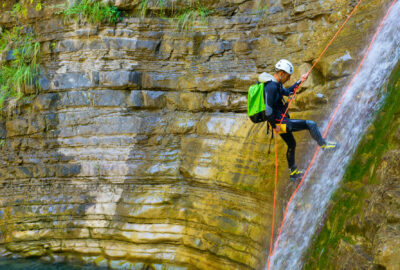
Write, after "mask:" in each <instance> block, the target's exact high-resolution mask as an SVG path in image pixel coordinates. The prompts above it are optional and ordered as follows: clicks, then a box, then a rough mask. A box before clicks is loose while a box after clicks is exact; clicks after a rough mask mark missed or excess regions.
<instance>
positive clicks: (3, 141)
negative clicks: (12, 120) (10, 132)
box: [0, 139, 6, 149]
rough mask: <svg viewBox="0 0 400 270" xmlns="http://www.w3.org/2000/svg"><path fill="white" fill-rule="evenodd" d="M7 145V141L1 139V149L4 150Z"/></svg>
mask: <svg viewBox="0 0 400 270" xmlns="http://www.w3.org/2000/svg"><path fill="white" fill-rule="evenodd" d="M5 144H6V140H5V139H0V149H3V147H4V145H5Z"/></svg>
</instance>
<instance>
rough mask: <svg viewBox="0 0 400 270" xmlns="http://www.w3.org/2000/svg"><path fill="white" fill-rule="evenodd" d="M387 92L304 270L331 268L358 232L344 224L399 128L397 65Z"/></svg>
mask: <svg viewBox="0 0 400 270" xmlns="http://www.w3.org/2000/svg"><path fill="white" fill-rule="evenodd" d="M388 91H389V93H388V95H387V96H386V98H385V102H384V106H383V109H382V110H381V112H380V113H379V115H378V116H377V119H376V120H375V121H374V123H373V125H372V126H371V128H370V129H369V130H368V132H367V133H366V134H365V135H364V137H363V138H362V140H361V142H360V145H359V146H358V148H357V151H356V153H355V154H354V156H353V159H352V161H351V163H350V165H349V167H348V168H347V170H346V173H345V176H344V179H343V184H342V185H341V188H339V189H338V191H337V192H335V194H334V196H333V197H332V199H331V208H330V209H331V210H330V211H329V218H328V220H327V221H326V224H325V225H324V227H323V228H322V230H321V232H320V233H319V234H317V235H316V237H315V239H314V244H313V247H312V248H310V250H309V251H308V254H307V259H306V264H305V265H304V269H332V268H333V267H334V260H335V258H334V257H330V256H329V254H332V253H333V254H334V253H335V250H337V247H338V245H339V243H340V242H341V241H345V242H347V243H350V244H354V243H353V240H352V238H351V237H350V236H351V235H352V234H354V233H357V232H353V231H352V230H354V228H351V226H350V227H349V226H348V224H347V221H349V220H350V219H351V218H352V217H353V216H354V215H356V214H360V212H361V207H363V201H364V199H365V198H367V197H368V193H367V188H366V187H367V186H369V185H374V184H376V183H377V177H376V170H377V167H378V165H379V164H380V162H381V157H382V155H383V154H384V153H385V152H386V151H387V150H389V149H392V148H394V147H393V140H392V139H390V134H394V132H396V130H397V129H398V127H399V125H400V121H398V120H396V119H399V115H400V107H399V106H398V104H400V94H399V93H400V92H399V91H400V64H399V65H398V67H397V68H396V69H395V71H394V72H393V73H392V76H391V79H390V81H389V84H388ZM347 233H349V234H347Z"/></svg>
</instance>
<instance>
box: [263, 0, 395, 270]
mask: <svg viewBox="0 0 400 270" xmlns="http://www.w3.org/2000/svg"><path fill="white" fill-rule="evenodd" d="M399 17H400V1H398V2H397V3H396V4H394V6H393V8H392V10H391V12H390V14H389V15H388V17H387V18H386V21H385V24H384V25H383V27H382V29H381V32H380V33H379V34H378V36H377V38H376V40H375V42H374V44H373V45H372V47H371V50H370V52H369V54H368V56H367V58H366V59H365V62H364V64H363V65H362V67H361V70H360V72H359V74H358V75H357V77H356V78H355V80H354V82H353V84H352V86H351V88H350V89H349V91H348V93H347V95H346V97H345V99H344V100H343V103H342V106H341V108H340V110H339V111H338V113H337V115H336V116H335V119H334V121H333V124H332V126H331V128H330V131H329V132H328V139H329V138H330V139H332V140H337V141H339V142H340V144H341V147H340V148H339V149H338V150H337V151H335V152H334V153H333V154H327V153H323V151H320V152H319V154H318V156H317V159H316V160H315V163H314V166H313V167H312V168H311V170H310V171H309V174H308V176H307V178H306V179H305V181H304V182H303V185H302V186H301V188H300V189H299V191H298V192H297V194H296V196H295V197H294V199H293V201H292V202H291V204H290V207H289V209H288V213H287V217H286V221H285V225H284V227H283V230H282V234H281V236H280V239H279V243H278V246H277V247H276V250H275V253H274V254H273V256H272V257H271V265H270V269H273V270H278V269H282V270H283V269H290V270H293V269H300V268H301V266H302V265H301V263H302V262H301V259H302V256H303V255H304V252H305V251H306V250H307V248H308V246H309V244H310V240H311V237H312V236H313V234H314V232H315V229H316V226H317V223H318V221H319V220H320V219H321V217H322V215H323V213H324V212H325V210H326V207H327V204H328V202H329V199H330V198H331V196H332V193H333V192H334V191H335V190H336V189H337V187H338V185H339V182H340V180H341V179H342V178H343V175H344V172H345V169H346V167H347V164H348V163H349V161H350V159H351V157H352V155H353V153H354V152H355V150H356V148H357V145H358V143H359V141H360V139H361V137H362V134H363V132H364V131H365V130H366V129H367V127H368V125H369V124H370V123H371V121H372V120H373V115H374V113H373V112H376V111H377V110H378V109H379V108H380V105H381V103H382V102H381V99H380V98H379V97H380V96H381V95H379V91H380V89H381V87H382V85H383V84H384V83H385V82H386V81H387V79H388V77H389V75H390V73H391V71H392V70H393V68H394V67H395V65H396V63H397V62H398V61H399V57H400V22H399V20H398V18H399ZM344 90H345V89H344ZM327 124H328V122H327V121H326V122H325V123H324V127H323V128H322V129H321V131H322V130H325V128H326V126H327ZM278 229H279V227H278Z"/></svg>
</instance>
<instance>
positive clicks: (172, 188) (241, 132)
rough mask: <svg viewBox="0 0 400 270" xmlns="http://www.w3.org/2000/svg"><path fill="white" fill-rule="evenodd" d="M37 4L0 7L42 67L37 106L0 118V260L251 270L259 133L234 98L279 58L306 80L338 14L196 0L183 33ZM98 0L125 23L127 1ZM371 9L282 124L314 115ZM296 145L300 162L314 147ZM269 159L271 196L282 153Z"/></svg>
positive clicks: (354, 51) (263, 156) (338, 81)
mask: <svg viewBox="0 0 400 270" xmlns="http://www.w3.org/2000/svg"><path fill="white" fill-rule="evenodd" d="M42 2H43V9H42V10H41V11H35V10H34V9H30V10H29V14H28V15H27V16H26V17H25V16H23V17H19V18H18V21H16V20H15V18H14V17H12V16H11V15H10V10H11V8H12V4H13V3H14V1H5V4H4V6H0V11H1V12H0V25H1V26H2V27H3V28H10V27H12V26H14V25H17V24H18V23H20V24H23V25H26V26H27V25H30V26H31V27H32V28H33V29H34V32H35V34H36V36H37V37H38V39H39V41H40V42H41V45H42V60H41V62H42V67H43V77H42V78H41V79H40V81H41V84H42V90H41V91H40V93H39V94H38V95H37V96H35V97H34V98H32V99H26V100H23V101H18V102H17V103H13V104H12V103H9V104H7V106H5V107H4V108H3V109H2V112H1V118H0V137H1V140H2V144H0V147H1V150H0V183H1V185H2V186H1V197H0V207H1V208H0V217H1V220H0V247H1V254H2V256H8V255H10V256H11V255H12V256H40V257H43V258H46V259H48V260H54V261H59V260H76V259H79V260H81V261H82V262H88V263H94V264H96V265H99V266H109V267H112V268H116V269H118V268H120V269H262V268H263V266H264V265H265V262H266V254H267V252H266V250H267V248H268V244H269V239H268V238H269V233H270V229H271V219H272V199H273V185H274V184H273V176H274V160H273V155H267V152H268V148H269V138H268V137H267V134H266V132H267V130H266V125H265V124H258V125H254V124H253V123H252V122H251V121H250V120H249V119H248V117H247V114H246V106H247V105H246V102H247V89H248V87H249V86H250V85H251V84H253V83H254V82H255V80H254V78H256V77H257V74H258V73H261V72H263V71H266V72H270V73H271V72H272V71H273V66H274V64H275V63H276V61H278V60H279V59H280V58H286V59H289V60H291V61H292V62H293V63H294V65H295V67H301V70H303V69H304V70H305V71H306V70H307V68H308V67H310V65H311V64H312V62H313V61H314V60H315V59H316V58H317V57H318V55H319V53H320V52H321V51H322V49H323V48H324V46H325V44H326V42H327V41H328V40H329V38H330V37H331V36H332V35H333V33H334V32H335V30H336V27H337V26H338V25H339V24H341V22H342V21H343V20H344V19H345V17H346V15H347V14H348V13H349V11H350V10H351V9H352V6H351V3H349V2H348V1H276V3H275V4H274V5H272V6H270V7H268V8H269V10H268V12H267V14H265V12H262V8H263V7H261V6H260V3H259V2H260V1H238V0H231V1H204V3H203V4H204V6H205V7H207V8H208V9H210V10H214V11H215V13H213V15H212V16H210V17H209V18H208V21H207V22H202V21H201V20H200V19H199V20H197V21H194V22H193V23H192V26H191V27H190V28H189V29H188V30H185V31H183V30H179V29H178V28H177V27H176V24H175V23H173V22H171V21H170V20H169V19H163V18H159V17H149V18H137V17H129V16H127V17H124V18H123V19H122V21H121V22H119V23H117V24H116V25H106V24H99V25H90V24H87V23H85V22H84V21H81V22H72V21H65V20H64V19H63V17H62V16H61V15H56V14H55V11H57V10H58V9H59V8H58V7H57V4H60V3H63V2H64V1H61V0H59V1H42ZM50 2H51V3H50ZM70 2H71V3H72V2H73V1H70ZM111 2H112V3H114V4H115V5H116V6H118V7H120V8H121V9H123V10H125V11H126V12H127V14H130V12H131V13H134V12H135V11H136V10H137V9H138V8H139V7H138V5H139V2H140V1H126V0H115V1H111ZM150 2H151V1H150ZM167 2H168V3H169V4H171V5H172V4H174V5H176V6H178V7H179V6H182V7H184V5H185V2H186V1H167ZM387 2H389V1H388V0H369V1H368V0H367V1H365V2H364V3H363V5H361V6H360V9H359V11H358V12H357V13H356V14H355V15H354V17H353V18H352V20H351V21H350V22H349V24H348V26H346V28H345V29H344V30H343V32H342V34H341V35H340V36H339V38H338V39H337V40H336V41H335V43H334V44H333V45H332V47H331V48H330V49H329V50H328V51H327V54H326V56H325V57H324V58H323V59H322V62H321V64H320V65H319V66H317V69H315V70H314V71H313V73H312V75H311V79H310V81H309V83H308V84H305V85H304V87H303V88H302V89H301V93H300V94H299V96H298V98H299V104H298V105H294V107H293V110H294V111H297V112H295V113H294V114H293V115H292V117H296V118H301V117H304V118H305V117H306V118H313V119H314V120H316V121H317V122H318V120H319V119H320V118H321V117H323V116H324V115H327V114H329V111H328V108H329V104H330V103H332V102H334V101H335V99H334V98H335V93H337V91H339V90H340V89H341V88H340V87H341V86H343V85H344V83H345V82H346V79H347V75H349V74H350V73H351V70H352V69H351V68H352V65H354V64H355V63H356V62H357V61H358V60H359V59H360V52H361V50H362V49H363V48H364V46H365V45H364V44H365V42H366V41H367V40H368V35H366V34H365V33H371V31H373V30H374V28H375V26H376V23H377V21H378V20H379V19H380V18H381V17H382V16H381V15H382V14H381V13H382V11H383V10H384V7H385V5H386V3H387ZM149 8H150V9H152V8H153V9H156V8H157V7H156V6H153V7H152V6H151V5H150V7H149ZM295 75H296V76H293V77H292V81H291V82H292V83H293V82H295V81H296V80H297V79H298V78H299V75H300V72H298V73H296V74H295ZM296 138H297V139H298V145H299V147H298V155H297V156H298V157H301V156H302V154H301V153H302V152H304V150H305V149H306V148H307V146H309V145H313V144H314V143H313V142H312V141H311V137H310V136H309V135H308V134H298V135H296ZM278 149H279V160H280V161H279V163H280V167H279V171H280V179H279V190H280V191H281V192H282V194H281V197H282V198H284V197H285V196H286V195H285V194H284V192H285V190H287V189H286V186H287V185H289V181H288V175H287V172H286V170H287V169H286V160H285V152H286V146H284V145H283V142H282V141H279V148H278ZM298 163H299V165H302V164H305V163H306V161H301V160H299V159H298ZM290 188H291V187H289V189H290ZM280 204H282V205H284V204H285V202H284V199H282V200H280ZM282 205H279V208H281V207H282ZM280 212H281V211H279V209H278V213H280ZM278 216H279V214H278ZM393 216H394V217H393V218H395V216H396V213H393ZM278 220H279V217H278ZM391 229H392V228H382V230H391ZM377 241H378V242H379V241H381V240H379V238H377ZM379 243H381V244H380V247H381V249H379V251H377V252H378V253H379V254H378V255H377V256H378V257H377V258H380V260H385V258H387V257H388V256H389V255H390V254H389V255H388V254H387V251H385V248H384V245H385V244H384V241H381V242H379ZM391 243H392V244H393V245H396V244H398V243H397V242H396V241H395V240H393V241H392V242H391ZM393 256H394V255H393ZM162 267H165V268H162Z"/></svg>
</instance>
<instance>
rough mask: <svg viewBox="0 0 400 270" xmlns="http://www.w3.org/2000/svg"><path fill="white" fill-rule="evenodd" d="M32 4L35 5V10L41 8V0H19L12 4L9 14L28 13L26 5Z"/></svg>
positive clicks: (24, 14)
mask: <svg viewBox="0 0 400 270" xmlns="http://www.w3.org/2000/svg"><path fill="white" fill-rule="evenodd" d="M30 5H32V6H35V9H36V10H37V11H39V10H41V9H42V1H41V0H21V1H20V2H18V3H16V4H14V6H13V9H12V11H11V14H12V15H13V16H17V15H19V14H22V15H23V16H25V17H26V16H27V15H28V7H29V6H30Z"/></svg>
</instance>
